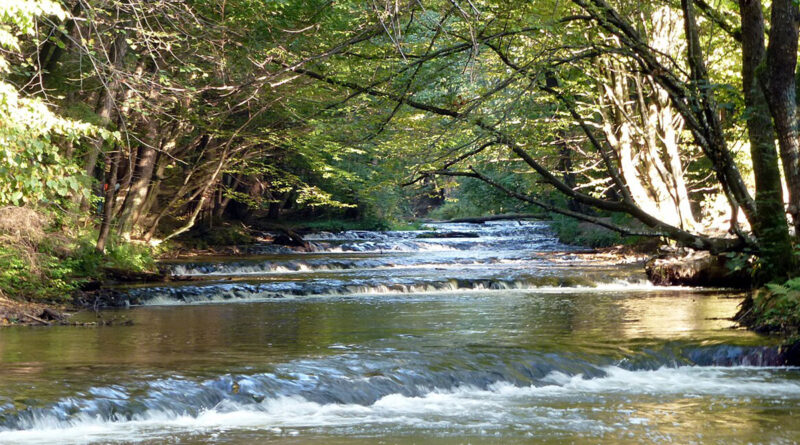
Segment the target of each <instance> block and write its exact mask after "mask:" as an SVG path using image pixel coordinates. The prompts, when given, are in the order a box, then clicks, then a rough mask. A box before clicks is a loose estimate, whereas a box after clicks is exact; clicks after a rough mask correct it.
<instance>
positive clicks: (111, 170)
mask: <svg viewBox="0 0 800 445" xmlns="http://www.w3.org/2000/svg"><path fill="white" fill-rule="evenodd" d="M121 161H122V150H120V149H119V148H117V150H116V151H115V153H114V154H113V158H112V157H111V156H106V175H105V177H106V180H105V182H104V185H103V188H104V191H105V193H104V198H103V218H102V220H101V221H100V234H99V235H98V237H97V244H96V245H95V249H97V251H98V252H101V253H103V252H105V250H106V243H107V242H108V234H109V233H110V231H111V219H112V218H113V216H114V198H115V197H116V192H117V175H118V173H119V164H120V162H121Z"/></svg>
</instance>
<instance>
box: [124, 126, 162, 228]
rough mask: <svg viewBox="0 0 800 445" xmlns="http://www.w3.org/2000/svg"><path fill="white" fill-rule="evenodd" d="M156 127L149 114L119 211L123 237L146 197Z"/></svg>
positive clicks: (153, 159)
mask: <svg viewBox="0 0 800 445" xmlns="http://www.w3.org/2000/svg"><path fill="white" fill-rule="evenodd" d="M158 128H159V126H158V122H157V121H156V119H155V117H153V116H151V118H150V121H149V122H148V124H147V135H146V136H145V140H144V142H145V143H144V144H142V145H141V146H140V147H139V153H138V156H137V159H136V168H135V169H134V171H133V175H132V181H131V185H130V188H129V189H128V193H127V194H126V195H125V201H124V202H123V203H122V210H121V211H120V216H119V234H120V236H122V237H125V238H129V237H130V234H131V229H132V227H133V221H134V219H135V215H134V214H135V213H136V212H138V211H139V210H140V209H141V207H142V205H143V204H144V202H145V198H147V190H148V187H149V185H150V181H151V180H152V178H153V171H154V170H155V166H156V157H157V154H158V151H157V150H156V146H157V145H158V143H159V137H158Z"/></svg>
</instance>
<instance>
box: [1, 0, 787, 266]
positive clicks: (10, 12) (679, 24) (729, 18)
mask: <svg viewBox="0 0 800 445" xmlns="http://www.w3.org/2000/svg"><path fill="white" fill-rule="evenodd" d="M4 8H6V10H5V11H4V14H3V17H4V18H3V22H4V24H3V28H2V31H3V33H5V34H4V35H8V36H10V37H8V38H5V39H3V42H4V48H5V50H4V53H3V59H2V61H3V64H2V67H1V68H3V70H4V71H3V74H2V76H3V83H2V85H3V91H4V92H3V93H2V94H4V97H5V98H6V100H5V106H4V107H5V108H4V110H3V119H4V121H6V122H8V123H9V125H5V126H4V127H3V129H2V130H0V132H2V134H0V136H2V137H3V138H4V140H5V141H6V146H7V147H11V148H10V149H7V150H6V151H5V155H4V156H6V161H7V162H6V163H5V164H6V165H8V167H5V168H4V169H2V170H0V201H2V203H4V204H15V205H19V204H30V203H42V202H51V203H56V204H58V205H59V206H61V207H63V208H69V209H72V210H69V211H72V212H76V213H78V214H79V215H82V217H83V218H84V219H86V220H87V221H89V224H94V225H95V226H96V229H97V243H96V247H97V249H98V250H101V251H102V250H103V249H104V248H105V245H106V243H107V242H108V240H109V239H110V238H112V239H113V238H115V237H118V238H122V239H131V238H134V239H142V240H151V239H155V238H158V239H171V238H173V237H176V236H178V235H181V234H183V233H185V232H186V231H188V230H190V229H191V228H192V227H194V226H196V225H197V224H198V223H205V224H213V223H214V221H217V220H219V219H224V218H240V217H242V216H243V215H245V214H251V213H252V212H253V211H254V209H255V210H257V211H259V212H260V213H259V217H261V218H266V219H270V218H272V219H274V218H277V217H279V216H280V214H281V212H282V211H283V210H284V209H286V208H287V207H291V206H295V208H307V209H312V211H313V209H320V208H324V209H335V210H336V211H338V212H342V213H344V214H348V213H349V214H359V213H361V214H363V213H364V212H365V211H369V212H372V213H374V214H376V215H380V216H382V217H386V216H387V215H391V214H396V213H397V212H399V211H402V212H405V213H409V212H411V211H412V210H409V209H408V208H407V207H408V204H407V203H408V199H407V198H408V197H410V196H421V195H429V196H430V195H433V196H435V197H436V198H437V199H440V200H441V199H450V200H451V201H454V200H456V199H458V198H461V199H462V202H466V201H468V200H470V199H472V200H473V201H487V200H490V201H492V202H493V203H495V207H496V208H495V210H498V211H499V210H500V209H499V207H500V205H501V204H500V203H503V204H502V205H503V206H506V205H507V204H505V203H506V202H507V201H503V199H505V198H511V199H513V200H517V201H520V202H522V203H524V205H525V206H529V207H538V208H541V209H545V210H547V211H549V212H552V213H556V214H562V215H565V216H568V217H570V218H575V219H578V220H581V221H585V222H589V223H592V224H596V225H600V226H602V227H605V228H607V229H610V230H614V231H617V232H619V233H622V234H625V235H636V236H643V237H658V238H662V239H665V240H670V241H671V242H674V243H676V244H679V245H682V246H686V247H689V248H693V249H700V250H709V251H712V252H713V253H718V254H722V253H729V254H743V255H748V256H751V255H752V256H753V257H754V258H757V259H758V262H757V263H755V268H756V269H757V271H758V275H759V277H760V278H759V279H761V280H765V281H768V280H771V279H776V278H788V277H791V276H794V275H796V274H797V270H798V267H797V266H798V264H797V261H798V260H797V251H796V248H795V247H794V246H795V244H796V242H797V238H796V237H797V234H798V233H800V232H799V231H798V229H800V205H799V204H800V154H799V151H800V150H799V147H800V133H798V132H799V131H800V121H798V113H797V104H798V94H797V86H796V82H797V77H798V74H797V73H798V70H797V52H798V48H797V45H798V20H800V14H799V13H798V6H797V5H796V4H795V3H794V2H793V1H792V0H775V1H772V2H771V3H769V4H762V3H761V2H760V1H752V0H740V1H738V2H733V1H722V2H717V3H716V4H713V5H711V4H709V3H707V2H705V1H702V0H681V1H667V0H659V1H656V2H647V3H646V4H642V3H641V2H627V1H610V0H572V1H569V2H561V1H554V0H547V1H533V2H502V1H491V0H487V1H478V0H463V1H461V0H441V1H421V0H408V1H403V2H396V1H382V2H359V1H336V2H333V1H311V0H309V1H296V2H267V3H264V2H258V1H250V0H232V1H208V0H204V1H189V2H186V1H172V0H157V1H147V2H145V1H138V0H125V1H118V0H106V1H99V0H72V1H70V0H63V2H53V1H50V0H25V1H22V2H19V3H18V4H17V5H11V6H4ZM9 98H10V99H13V100H9ZM501 197H503V199H501ZM484 204H485V203H484ZM404 206H405V207H404ZM490 207H491V206H490ZM398 209H401V210H398ZM393 212H394V213H393Z"/></svg>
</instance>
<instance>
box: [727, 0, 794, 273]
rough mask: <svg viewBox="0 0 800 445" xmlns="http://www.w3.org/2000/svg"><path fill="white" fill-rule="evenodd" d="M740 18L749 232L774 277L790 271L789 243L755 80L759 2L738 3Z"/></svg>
mask: <svg viewBox="0 0 800 445" xmlns="http://www.w3.org/2000/svg"><path fill="white" fill-rule="evenodd" d="M739 10H740V14H741V16H742V85H743V90H744V98H745V104H746V106H747V112H746V115H747V131H748V134H749V138H750V155H751V158H752V161H753V173H754V175H755V180H756V209H757V216H758V217H757V218H756V220H755V224H753V232H754V234H755V236H756V237H757V238H758V241H759V245H760V250H761V255H762V257H764V260H765V263H766V264H768V265H769V267H770V268H771V269H772V270H773V271H774V273H775V274H776V275H778V276H786V275H788V273H789V272H790V271H791V270H792V268H793V261H792V248H791V240H790V239H789V232H788V230H786V228H787V221H786V214H785V213H784V209H783V189H782V186H781V177H780V170H779V167H778V153H777V150H776V148H775V131H774V129H773V126H772V121H771V119H770V107H769V105H768V102H767V97H766V95H765V94H764V89H762V88H761V85H760V81H759V79H758V77H759V75H760V73H759V68H758V67H759V66H761V65H762V64H763V63H764V61H765V58H766V57H767V56H766V50H765V46H764V25H765V22H764V17H763V13H762V9H761V1H760V0H739Z"/></svg>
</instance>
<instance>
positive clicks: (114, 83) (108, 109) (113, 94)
mask: <svg viewBox="0 0 800 445" xmlns="http://www.w3.org/2000/svg"><path fill="white" fill-rule="evenodd" d="M126 38H127V34H126V33H124V32H121V33H119V34H117V37H116V38H115V39H114V42H113V43H112V44H111V50H110V54H109V59H110V60H111V62H112V65H113V69H114V71H118V70H120V69H121V68H122V66H123V63H124V60H123V59H124V58H125V55H126V54H127V53H128V43H127V41H126ZM121 87H122V83H121V82H120V80H119V78H118V73H112V74H111V77H110V80H109V81H108V84H107V85H106V86H105V88H104V89H103V93H102V94H101V95H100V99H99V103H98V104H97V108H96V113H97V116H98V117H99V118H100V122H101V124H102V125H103V126H108V125H110V124H111V113H112V112H113V111H114V107H115V101H116V99H117V96H118V95H119V90H120V88H121ZM103 142H104V141H103V139H102V138H97V139H95V140H94V142H93V143H92V145H91V147H90V148H89V155H88V156H87V158H86V176H88V177H90V178H91V177H93V176H94V169H95V165H96V164H97V157H98V155H99V154H100V151H101V150H102V148H103Z"/></svg>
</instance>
